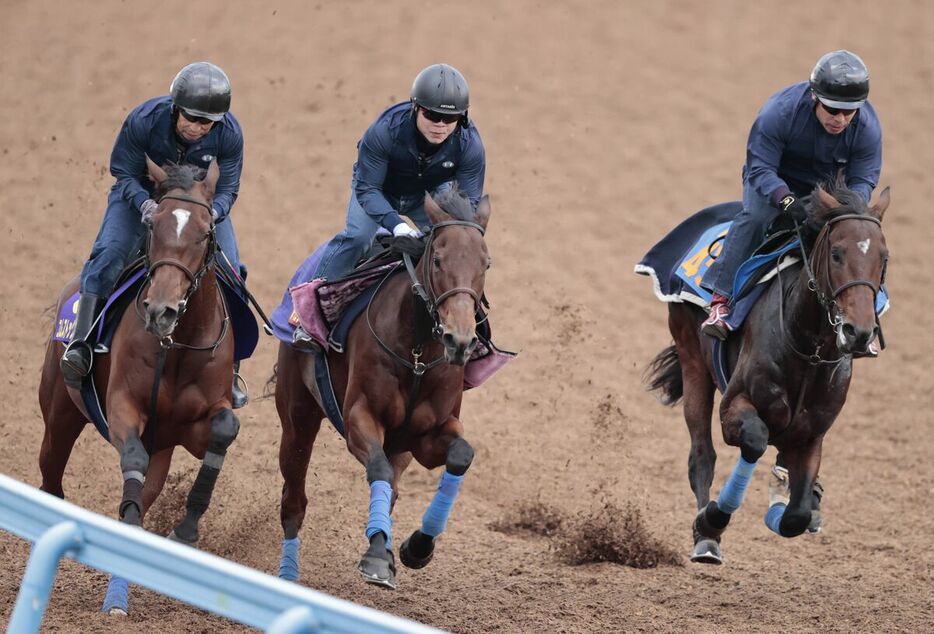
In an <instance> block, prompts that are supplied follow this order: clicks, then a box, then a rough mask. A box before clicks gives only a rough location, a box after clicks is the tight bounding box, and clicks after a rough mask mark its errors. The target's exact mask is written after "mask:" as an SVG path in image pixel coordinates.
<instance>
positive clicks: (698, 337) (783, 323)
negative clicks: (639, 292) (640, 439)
mask: <svg viewBox="0 0 934 634" xmlns="http://www.w3.org/2000/svg"><path fill="white" fill-rule="evenodd" d="M810 198H811V201H810V203H809V210H808V218H807V221H806V225H805V227H804V234H803V235H804V246H803V249H804V250H805V251H806V252H808V253H809V255H808V256H807V257H803V258H802V264H799V265H797V266H792V267H788V268H786V269H785V270H783V271H782V272H780V273H779V274H778V275H776V278H775V279H774V280H772V281H771V282H770V287H769V288H767V289H766V291H765V293H764V294H763V295H762V297H761V298H760V299H759V301H758V303H757V304H756V305H755V307H754V308H753V309H752V312H751V313H750V315H749V317H748V318H747V320H746V322H745V324H744V326H743V328H742V331H741V332H739V333H735V334H733V335H732V336H731V338H730V339H729V340H728V342H727V344H726V345H727V346H728V349H727V356H728V359H729V366H730V369H731V371H732V377H731V379H730V382H729V384H728V385H727V388H726V391H725V393H724V394H723V397H722V399H721V402H720V420H721V425H722V431H723V439H724V441H725V442H726V443H727V444H728V445H731V446H734V447H739V448H740V451H741V456H740V458H739V461H738V462H737V465H736V467H735V469H734V470H733V472H732V474H731V476H730V478H729V480H728V481H727V483H726V484H725V485H724V488H723V490H722V491H721V492H720V496H719V498H718V500H717V501H710V486H711V483H712V482H713V475H714V463H715V462H716V453H715V451H714V448H713V442H712V440H711V435H710V430H711V414H712V411H713V400H714V392H715V383H714V374H713V367H712V361H711V346H710V341H711V339H709V338H708V337H706V336H705V335H703V334H701V332H700V324H701V322H703V320H704V318H705V313H704V312H703V311H702V310H701V309H700V308H699V307H697V306H694V305H691V304H686V303H671V304H669V314H668V326H669V329H670V330H671V334H672V336H673V337H674V345H672V346H670V347H668V348H667V349H665V350H663V351H662V352H661V353H659V355H658V356H657V357H655V360H654V361H653V362H652V364H651V365H650V382H649V386H650V388H651V389H656V390H659V391H660V392H661V393H662V396H663V402H665V403H666V404H668V405H674V404H675V403H676V402H677V401H678V400H679V399H680V398H681V397H682V396H683V398H684V417H685V420H686V421H687V425H688V431H689V432H690V435H691V453H690V457H689V460H688V469H689V479H690V482H691V488H692V489H693V491H694V495H695V497H696V499H697V508H698V509H699V512H698V515H697V517H696V518H695V521H694V551H693V554H692V557H691V559H692V561H698V562H703V563H721V562H722V556H721V553H720V536H721V534H722V533H723V531H724V529H725V528H726V526H727V523H728V522H729V521H730V517H731V515H732V513H734V512H735V511H736V510H737V509H738V508H739V506H740V504H741V503H742V499H743V495H744V493H745V490H746V487H747V486H748V484H749V480H750V478H751V477H752V473H753V471H754V469H755V466H756V462H757V461H758V460H759V458H760V457H761V456H762V455H763V453H765V450H766V448H767V446H768V445H770V444H771V445H774V446H775V447H776V448H777V449H778V451H779V460H780V462H783V463H784V465H785V467H787V476H788V479H787V480H785V479H780V480H778V481H777V482H773V484H772V485H770V507H769V511H768V513H767V514H766V517H765V521H766V524H767V525H768V527H769V528H770V529H771V530H773V531H774V532H776V533H778V534H779V535H782V536H785V537H794V536H796V535H800V534H801V533H803V532H804V531H805V529H806V528H807V527H808V525H809V523H810V521H811V509H812V495H813V486H814V482H815V479H816V477H817V473H818V468H819V467H820V458H821V446H822V443H823V439H824V434H825V433H826V432H827V430H828V429H829V428H830V426H831V425H832V424H833V422H834V420H835V419H836V417H837V415H838V414H839V413H840V410H841V409H842V407H843V403H844V401H845V400H846V396H847V391H848V389H849V385H850V378H851V374H852V361H853V358H854V357H859V356H864V355H865V354H866V353H867V351H868V348H869V345H870V344H871V343H872V342H873V341H874V340H875V339H876V338H877V337H879V336H881V332H880V330H879V322H878V317H877V315H876V310H875V301H876V296H877V294H878V292H879V290H880V288H881V286H882V283H883V282H884V277H885V268H886V263H887V260H888V250H887V248H886V244H885V237H884V235H883V233H882V224H881V223H882V216H883V214H884V213H885V210H886V208H887V207H888V205H889V190H888V189H886V190H885V191H883V192H882V194H881V195H880V197H879V200H878V202H877V203H876V204H875V205H873V206H868V205H867V203H866V202H864V201H863V199H862V197H860V196H859V195H858V194H856V193H854V192H852V191H850V190H847V189H845V188H844V187H843V186H842V185H839V184H838V185H837V186H835V187H833V188H832V189H831V190H830V191H829V192H828V191H825V190H824V189H823V188H817V189H816V190H815V192H814V194H813V195H812V196H811V197H810ZM789 482H790V501H789V499H788V497H789V490H788V487H789Z"/></svg>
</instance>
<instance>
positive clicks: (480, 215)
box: [474, 195, 493, 230]
mask: <svg viewBox="0 0 934 634" xmlns="http://www.w3.org/2000/svg"><path fill="white" fill-rule="evenodd" d="M492 211H493V209H492V208H491V207H490V197H489V196H488V195H487V196H484V197H483V198H481V199H480V203H479V204H478V205H477V213H476V214H475V215H474V220H476V221H477V224H478V225H480V226H481V227H483V229H484V230H486V223H488V222H489V221H490V213H491V212H492Z"/></svg>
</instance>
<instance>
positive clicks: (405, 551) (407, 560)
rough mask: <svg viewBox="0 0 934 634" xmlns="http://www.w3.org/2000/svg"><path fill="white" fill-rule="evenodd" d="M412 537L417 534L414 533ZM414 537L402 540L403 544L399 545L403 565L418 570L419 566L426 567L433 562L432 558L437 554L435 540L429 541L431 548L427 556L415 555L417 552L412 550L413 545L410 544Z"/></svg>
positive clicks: (400, 559)
mask: <svg viewBox="0 0 934 634" xmlns="http://www.w3.org/2000/svg"><path fill="white" fill-rule="evenodd" d="M412 537H415V534H413V535H412ZM412 537H409V538H408V539H407V540H405V541H404V542H402V546H400V547H399V561H401V562H402V565H403V566H405V567H406V568H411V569H412V570H418V569H419V568H424V567H425V566H427V565H428V564H430V563H431V560H432V558H433V557H434V556H435V549H434V544H433V542H429V546H430V547H431V550H429V551H428V554H427V555H426V556H424V557H418V556H417V555H415V553H413V552H412V547H411V544H410V542H411V541H412Z"/></svg>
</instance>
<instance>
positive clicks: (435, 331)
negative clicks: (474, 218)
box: [366, 220, 485, 426]
mask: <svg viewBox="0 0 934 634" xmlns="http://www.w3.org/2000/svg"><path fill="white" fill-rule="evenodd" d="M450 226H464V227H472V228H474V229H476V230H477V231H479V232H480V235H481V236H482V235H484V233H485V231H484V229H483V227H481V226H480V225H478V224H477V223H475V222H470V221H467V220H446V221H444V222H439V223H437V224H436V225H433V226H432V227H431V232H430V233H429V235H428V242H427V244H426V245H425V251H424V254H423V255H422V262H423V264H422V267H423V269H424V274H423V278H424V279H425V280H426V282H427V286H428V287H427V289H426V288H425V286H424V285H423V284H422V283H421V282H420V281H419V279H418V272H417V271H416V265H415V263H414V262H413V261H412V256H411V255H410V254H409V253H403V254H402V259H403V261H404V262H405V269H406V272H407V273H408V276H409V280H410V281H411V282H412V293H413V294H414V295H415V297H416V298H418V300H420V301H421V302H422V303H423V304H424V307H425V309H426V310H427V311H428V315H429V316H430V318H431V320H432V324H431V328H430V330H429V333H430V337H431V339H435V340H437V339H438V338H439V337H440V336H441V319H440V315H439V313H438V309H439V308H440V306H441V304H442V303H443V302H444V301H445V300H447V299H449V298H450V297H453V296H454V295H459V294H461V293H464V294H467V295H470V296H471V297H472V298H473V300H474V307H475V312H476V309H479V307H480V304H481V302H482V301H483V300H482V298H481V296H480V295H479V294H478V293H477V291H475V290H474V289H472V288H469V287H466V286H458V287H456V288H452V289H448V290H446V291H444V292H442V293H441V294H440V295H439V294H438V293H436V292H435V288H434V283H433V279H432V276H431V267H430V263H431V256H432V253H433V249H432V247H433V246H434V239H435V235H436V232H437V231H438V230H439V229H441V228H443V227H450ZM389 277H390V276H389V275H387V276H386V277H384V278H383V279H382V280H381V281H380V283H379V285H378V286H377V287H376V292H374V293H373V296H372V297H370V301H369V302H368V303H367V306H366V325H367V327H368V328H369V329H370V334H372V335H373V338H374V339H376V342H377V343H378V344H379V346H380V347H381V348H382V349H383V350H384V351H385V352H386V353H387V354H389V356H390V357H392V358H393V360H395V361H396V362H398V363H399V364H401V365H402V366H403V367H406V368H408V369H409V370H411V371H412V374H413V376H414V380H413V381H412V387H411V388H410V389H409V397H408V399H407V400H406V405H405V420H404V421H403V425H404V426H406V425H408V424H409V422H411V419H412V412H413V411H414V409H415V399H416V398H417V396H418V392H419V390H420V389H421V385H422V378H423V377H424V376H425V373H427V372H428V371H429V370H431V369H432V368H435V367H437V366H439V365H441V364H442V363H443V362H444V352H443V351H442V353H441V355H440V356H438V357H437V358H436V359H434V360H433V361H431V362H430V363H423V362H422V361H421V357H422V354H423V349H424V345H425V344H426V343H427V342H428V339H427V338H425V336H424V333H423V332H421V329H419V328H418V327H417V326H416V328H415V346H414V347H413V348H412V361H409V360H408V359H405V358H403V357H402V356H400V355H398V354H396V352H395V351H393V350H392V349H391V348H390V347H389V345H387V344H386V342H384V341H383V340H382V339H380V337H379V335H377V334H376V331H375V330H374V329H373V324H372V322H371V321H370V306H372V304H373V300H374V299H375V298H376V296H377V295H379V291H380V288H381V287H382V285H383V283H384V282H385V281H386V280H387V279H389ZM417 310H418V309H417V308H416V311H417ZM415 321H416V324H418V321H419V319H418V314H417V312H416V316H415Z"/></svg>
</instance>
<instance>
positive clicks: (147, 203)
mask: <svg viewBox="0 0 934 634" xmlns="http://www.w3.org/2000/svg"><path fill="white" fill-rule="evenodd" d="M158 207H159V203H157V202H156V201H154V200H153V199H152V198H147V199H146V200H144V201H143V204H142V205H140V206H139V214H140V217H139V219H140V222H144V223H148V222H149V220H150V218H152V215H153V214H154V213H155V212H156V209H158Z"/></svg>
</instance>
